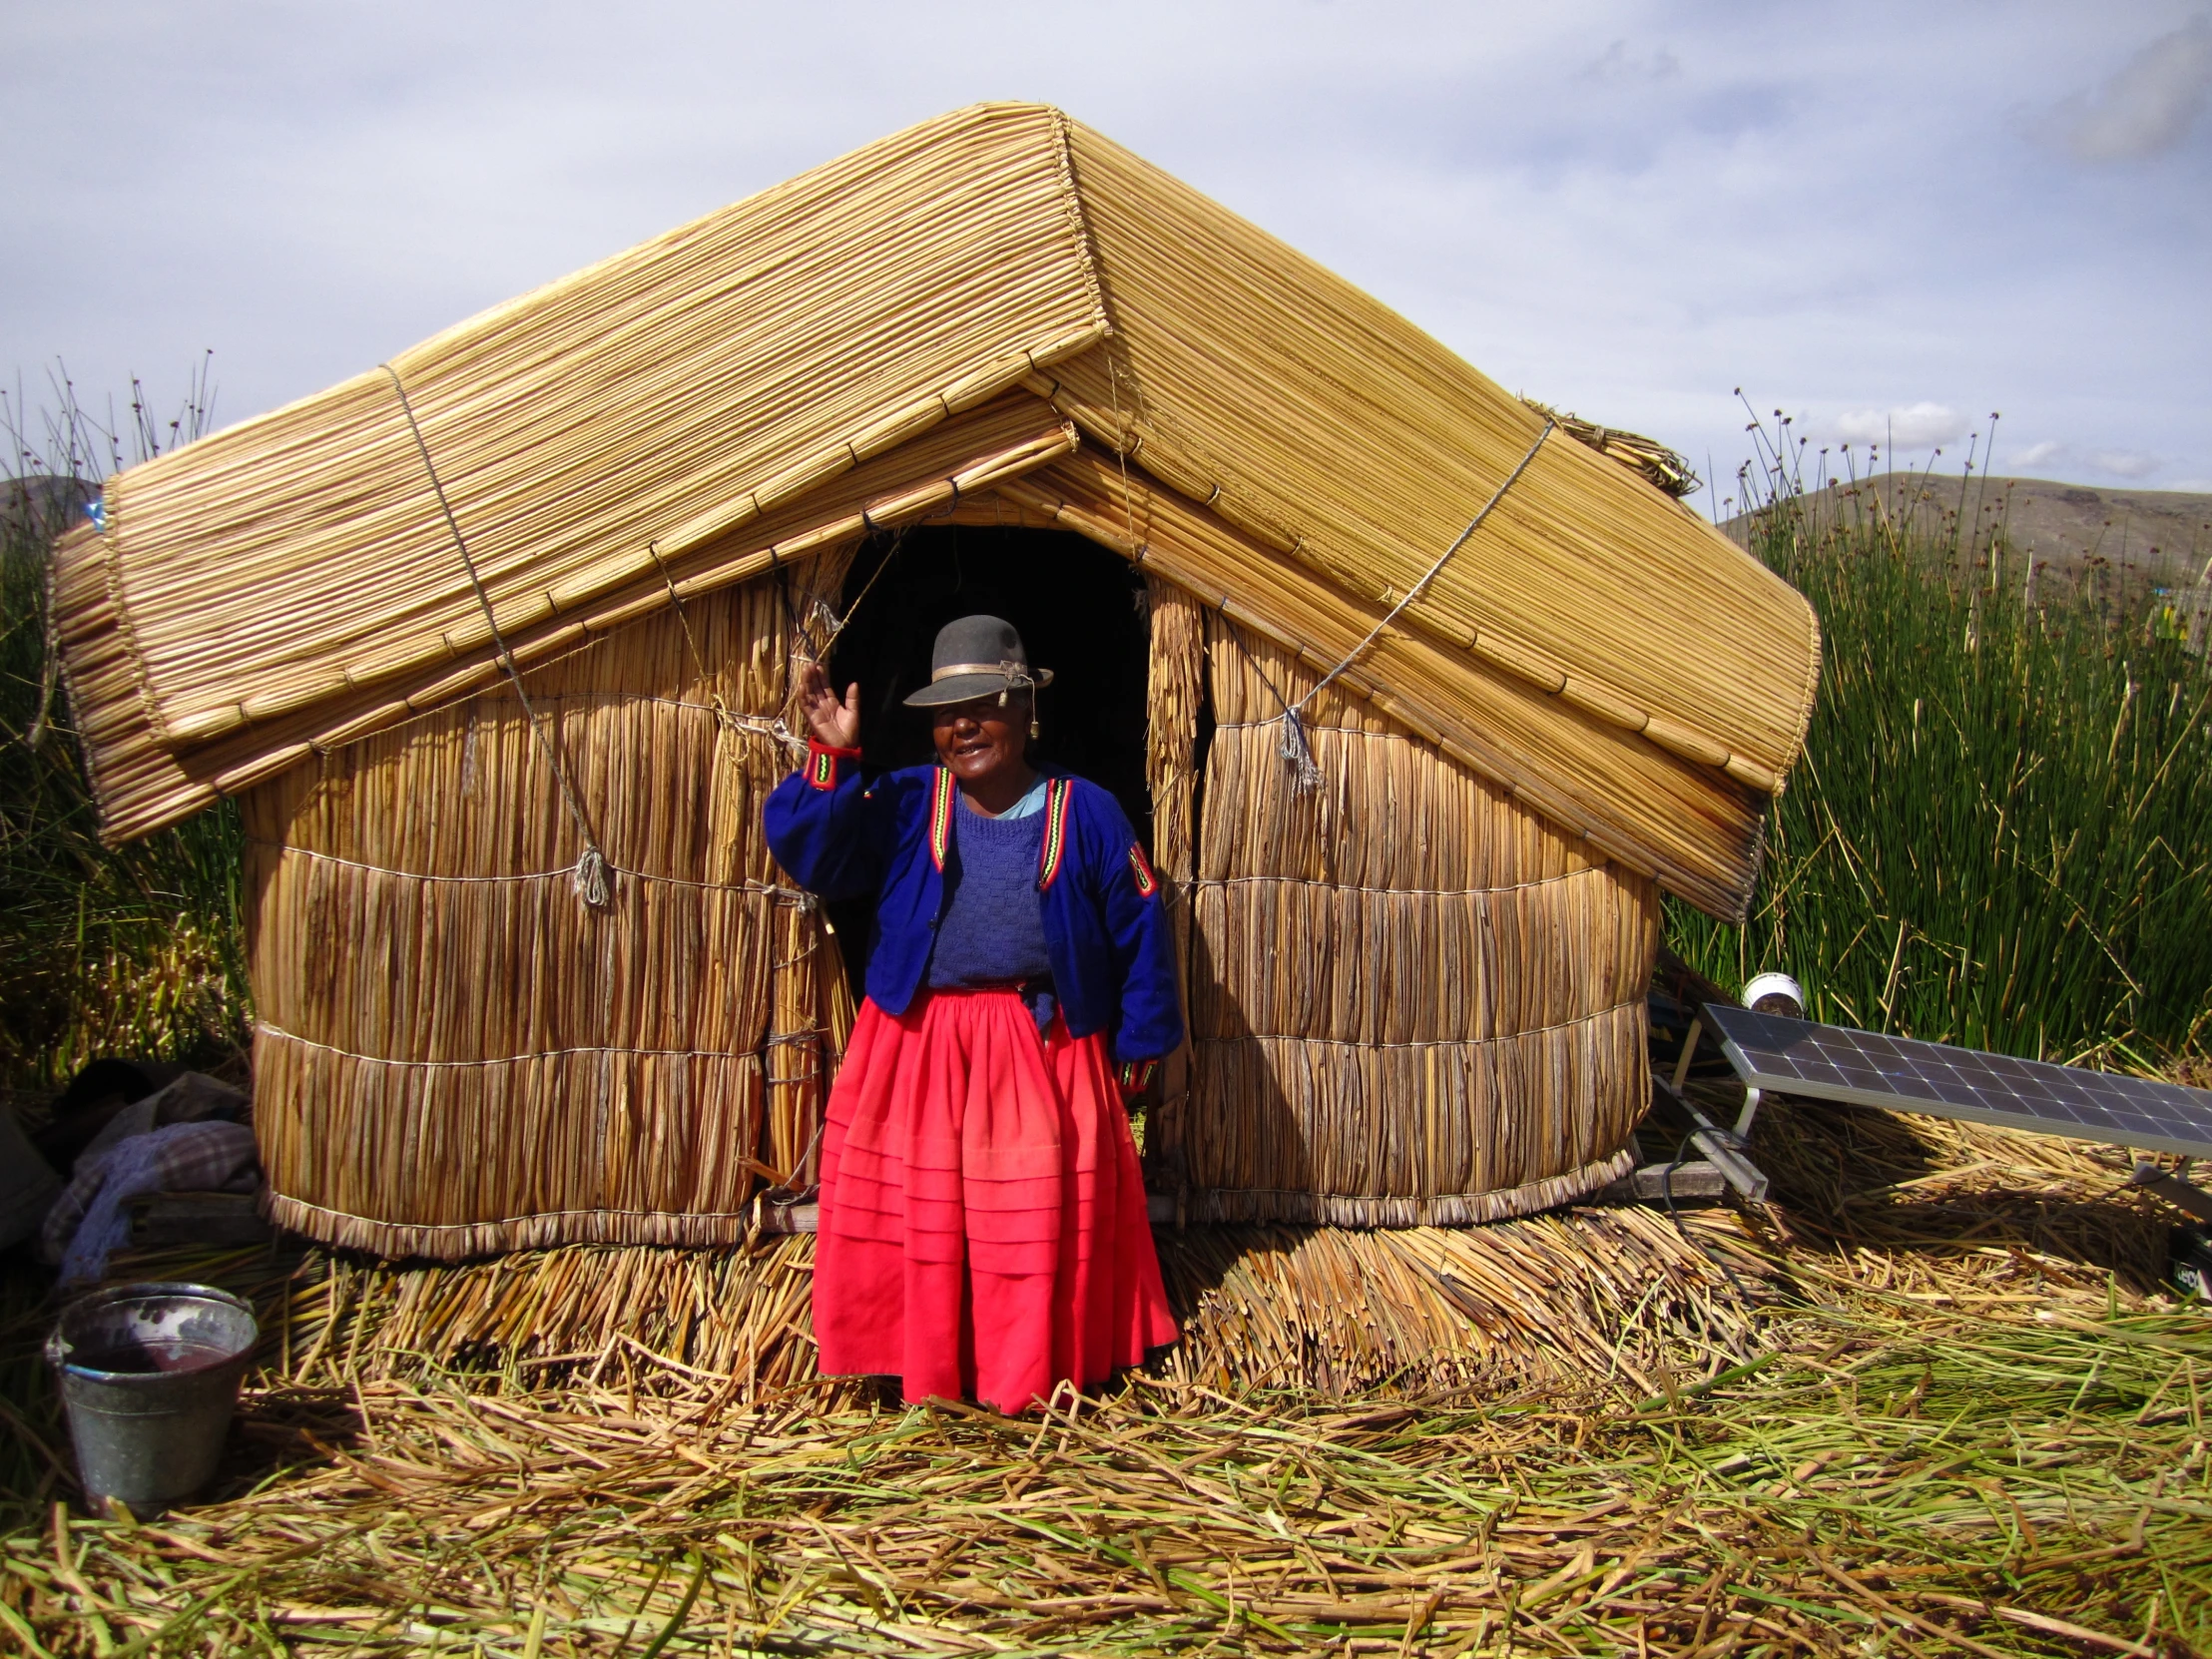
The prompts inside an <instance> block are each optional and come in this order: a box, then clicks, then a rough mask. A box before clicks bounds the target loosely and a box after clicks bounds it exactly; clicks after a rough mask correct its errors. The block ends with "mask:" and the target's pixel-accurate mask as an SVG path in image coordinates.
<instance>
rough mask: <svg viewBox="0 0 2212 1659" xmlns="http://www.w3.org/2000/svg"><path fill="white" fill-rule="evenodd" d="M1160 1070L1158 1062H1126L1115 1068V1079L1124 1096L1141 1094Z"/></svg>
mask: <svg viewBox="0 0 2212 1659" xmlns="http://www.w3.org/2000/svg"><path fill="white" fill-rule="evenodd" d="M1159 1069H1160V1062H1159V1061H1158V1060H1124V1061H1123V1062H1122V1063H1121V1064H1120V1065H1119V1066H1117V1067H1116V1068H1115V1078H1116V1080H1117V1081H1118V1082H1119V1083H1120V1084H1121V1092H1122V1093H1123V1094H1125V1095H1127V1094H1141V1093H1143V1092H1144V1089H1145V1087H1146V1085H1147V1084H1149V1083H1150V1082H1151V1081H1152V1074H1153V1073H1154V1072H1155V1071H1158V1070H1159Z"/></svg>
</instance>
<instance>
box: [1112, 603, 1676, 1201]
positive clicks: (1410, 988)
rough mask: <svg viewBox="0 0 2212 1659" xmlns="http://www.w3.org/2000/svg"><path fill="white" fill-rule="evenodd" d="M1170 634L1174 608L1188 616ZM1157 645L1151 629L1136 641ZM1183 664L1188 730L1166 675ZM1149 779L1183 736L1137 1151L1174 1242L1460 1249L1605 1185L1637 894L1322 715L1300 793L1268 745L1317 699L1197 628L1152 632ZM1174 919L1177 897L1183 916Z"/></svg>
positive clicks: (1617, 1134) (1623, 1116)
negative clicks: (1163, 1029) (1452, 1243)
mask: <svg viewBox="0 0 2212 1659" xmlns="http://www.w3.org/2000/svg"><path fill="white" fill-rule="evenodd" d="M1188 610H1189V611H1191V612H1195V607H1188ZM1162 619H1166V620H1162ZM1201 651H1202V652H1203V654H1204V655H1203V662H1204V670H1205V673H1204V680H1203V685H1202V686H1200V687H1198V688H1197V690H1198V693H1199V696H1200V697H1202V699H1203V702H1202V703H1201V702H1200V701H1197V700H1194V696H1193V688H1192V686H1191V684H1190V683H1189V682H1190V681H1191V675H1190V674H1189V673H1188V672H1184V673H1178V672H1176V671H1174V670H1173V669H1171V668H1170V667H1168V666H1166V665H1167V664H1168V663H1169V662H1171V661H1172V660H1174V659H1175V658H1176V657H1178V656H1180V657H1182V658H1185V659H1187V660H1188V661H1190V662H1192V663H1196V662H1197V661H1198V660H1199V653H1200V652H1201ZM1154 652H1155V672H1154V685H1153V698H1154V706H1153V710H1152V715H1151V719H1152V724H1153V729H1154V733H1155V745H1156V755H1160V756H1162V757H1163V758H1162V759H1161V760H1160V762H1159V764H1158V765H1156V768H1155V772H1156V775H1157V776H1159V777H1162V778H1166V777H1168V776H1169V774H1170V771H1171V769H1172V767H1173V765H1174V763H1175V762H1177V761H1178V760H1180V758H1181V755H1182V753H1183V749H1182V747H1181V746H1182V745H1183V744H1184V743H1185V742H1186V741H1187V739H1185V738H1178V737H1175V736H1174V735H1173V734H1176V733H1189V732H1192V731H1195V729H1196V728H1197V725H1198V723H1199V717H1200V713H1201V708H1202V707H1203V712H1204V713H1205V714H1206V715H1207V716H1208V717H1210V719H1209V722H1208V724H1209V730H1210V733H1211V738H1210V742H1209V744H1208V747H1207V752H1206V759H1205V763H1204V767H1205V773H1204V779H1203V782H1202V784H1201V786H1200V789H1201V795H1202V801H1203V806H1202V809H1201V811H1202V819H1203V822H1202V823H1201V824H1199V825H1198V826H1196V841H1195V847H1186V846H1185V845H1184V844H1183V839H1184V831H1182V830H1181V829H1180V821H1179V820H1176V819H1174V818H1173V816H1172V815H1171V819H1170V824H1171V831H1170V833H1169V834H1168V835H1167V836H1165V837H1163V839H1162V846H1163V850H1162V853H1161V858H1162V864H1161V867H1162V869H1163V870H1167V871H1177V870H1180V869H1182V868H1185V867H1188V868H1189V869H1190V870H1191V871H1192V873H1191V875H1190V876H1188V877H1184V876H1182V875H1180V874H1172V873H1171V874H1170V875H1169V877H1168V879H1169V880H1170V882H1171V883H1172V884H1173V885H1174V887H1175V889H1176V891H1177V894H1178V898H1179V899H1180V900H1181V903H1182V906H1183V908H1184V910H1185V911H1186V912H1187V917H1188V920H1187V923H1186V930H1187V936H1188V950H1189V958H1188V964H1189V972H1188V980H1187V983H1188V1003H1189V1025H1190V1030H1191V1034H1192V1041H1191V1046H1190V1057H1189V1062H1188V1064H1189V1071H1188V1076H1187V1081H1185V1082H1184V1083H1183V1084H1182V1086H1181V1089H1180V1090H1178V1089H1177V1087H1176V1086H1175V1080H1174V1079H1172V1078H1171V1080H1170V1085H1169V1087H1168V1089H1167V1090H1166V1091H1165V1092H1166V1096H1167V1098H1166V1099H1165V1100H1164V1101H1163V1109H1162V1110H1161V1111H1160V1112H1159V1113H1158V1114H1157V1115H1156V1120H1155V1123H1154V1125H1153V1127H1152V1128H1151V1129H1150V1130H1149V1131H1148V1136H1147V1157H1148V1160H1149V1163H1150V1167H1151V1169H1152V1171H1153V1180H1154V1183H1155V1185H1156V1186H1158V1187H1161V1188H1163V1189H1168V1190H1174V1191H1176V1192H1177V1194H1178V1199H1179V1203H1180V1206H1181V1213H1182V1214H1183V1215H1184V1216H1185V1217H1186V1218H1190V1219H1201V1220H1207V1221H1225V1222H1251V1221H1268V1220H1280V1221H1299V1222H1330V1223H1334V1224H1338V1225H1344V1226H1365V1227H1375V1226H1383V1227H1409V1226H1427V1225H1459V1224H1464V1223H1467V1222H1478V1221H1491V1220H1495V1219H1497V1218H1499V1217H1501V1216H1509V1215H1516V1214H1522V1213H1525V1212H1527V1211H1530V1210H1537V1209H1543V1208H1546V1207H1548V1206H1550V1205H1553V1204H1558V1203H1561V1202H1564V1201H1566V1200H1569V1199H1572V1198H1574V1197H1577V1196H1579V1195H1580V1194H1581V1193H1584V1192H1587V1191H1589V1190H1590V1189H1591V1188H1593V1187H1596V1186H1601V1185H1603V1184H1604V1183H1605V1182H1606V1181H1609V1180H1612V1179H1613V1178H1614V1177H1616V1176H1617V1175H1619V1174H1620V1173H1621V1172H1622V1170H1623V1169H1624V1168H1625V1167H1626V1160H1627V1156H1628V1155H1627V1153H1626V1150H1625V1147H1626V1143H1627V1141H1628V1138H1629V1131H1630V1129H1631V1127H1632V1126H1633V1125H1634V1123H1635V1122H1636V1120H1637V1119H1638V1118H1639V1117H1641V1116H1642V1114H1643V1110H1644V1105H1645V1102H1646V1099H1647V1098H1648V1092H1649V1083H1648V1080H1647V1072H1646V1061H1645V1056H1644V1041H1645V1015H1644V993H1645V988H1646V986H1647V985H1648V984H1649V981H1650V976H1651V964H1652V960H1653V957H1654V954H1655V952H1656V950H1657V942H1658V912H1657V895H1656V893H1655V891H1654V889H1653V888H1652V886H1651V885H1650V883H1648V882H1646V881H1643V880H1640V879H1638V878H1637V877H1635V876H1634V875H1632V874H1629V873H1627V872H1625V871H1623V870H1621V869H1619V868H1618V867H1616V866H1614V865H1611V864H1608V863H1606V862H1604V861H1602V860H1599V859H1594V858H1593V857H1592V856H1591V854H1590V853H1589V851H1588V849H1587V848H1585V847H1584V846H1582V845H1581V844H1580V843H1579V842H1577V841H1576V840H1575V838H1574V837H1571V836H1569V835H1566V834H1564V833H1562V832H1561V831H1560V830H1557V829H1556V828H1555V827H1553V826H1551V825H1549V824H1547V823H1546V822H1545V821H1544V820H1543V819H1541V818H1539V817H1538V816H1537V815H1535V814H1534V813H1532V812H1530V811H1529V810H1528V809H1526V808H1525V807H1523V806H1521V805H1519V804H1518V803H1516V802H1515V801H1513V800H1512V799H1510V798H1509V797H1507V796H1506V795H1505V794H1503V793H1502V792H1500V791H1498V790H1496V789H1495V788H1492V787H1490V786H1489V785H1487V784H1486V783H1484V781H1483V780H1481V779H1480V778H1478V777H1476V776H1475V775H1473V774H1472V773H1470V772H1468V771H1467V770H1465V769H1463V768H1461V767H1459V766H1457V765H1455V764H1454V763H1453V762H1452V761H1451V760H1449V759H1448V758H1447V757H1445V756H1443V755H1441V754H1439V753H1438V752H1437V751H1436V750H1435V749H1434V748H1433V747H1432V746H1430V745H1428V744H1425V743H1423V742H1421V741H1420V740H1419V739H1418V738H1416V737H1414V736H1413V735H1412V734H1411V733H1410V732H1408V731H1406V730H1405V728H1404V727H1402V726H1400V725H1398V724H1397V723H1395V722H1394V721H1391V720H1390V719H1388V718H1387V717H1386V716H1384V715H1383V714H1381V713H1379V712H1377V711H1376V710H1375V709H1374V708H1373V707H1372V706H1370V705H1369V704H1367V703H1366V701H1365V700H1363V699H1361V698H1359V697H1357V696H1354V695H1352V694H1350V693H1348V692H1345V691H1342V690H1340V689H1339V688H1337V687H1329V688H1327V689H1325V690H1324V691H1323V692H1322V693H1321V695H1320V696H1319V697H1318V698H1316V699H1315V700H1314V701H1313V702H1312V703H1311V704H1310V705H1309V708H1308V714H1307V721H1306V730H1307V732H1308V734H1309V742H1310V743H1311V744H1312V746H1313V750H1314V754H1315V758H1316V760H1317V761H1318V763H1319V764H1320V767H1321V771H1322V774H1323V776H1324V778H1325V779H1326V780H1327V784H1326V786H1325V787H1324V788H1323V789H1322V790H1319V791H1316V792H1312V793H1304V794H1302V793H1300V792H1299V791H1298V790H1297V789H1296V788H1295V787H1294V782H1293V775H1292V773H1291V770H1290V768H1289V767H1288V766H1287V765H1286V764H1285V762H1284V760H1283V757H1282V754H1281V752H1280V748H1281V742H1282V737H1281V727H1280V725H1279V724H1277V723H1276V722H1275V721H1274V720H1273V718H1272V717H1274V716H1278V715H1280V714H1281V713H1282V711H1283V709H1284V708H1285V707H1287V706H1289V705H1290V704H1292V703H1296V702H1299V701H1301V700H1303V699H1305V698H1306V697H1307V695H1308V693H1309V692H1310V691H1311V690H1312V688H1313V687H1314V685H1315V683H1316V676H1315V675H1313V674H1312V673H1311V671H1309V670H1307V669H1306V668H1304V667H1302V666H1301V665H1300V663H1299V662H1298V660H1297V659H1296V657H1295V656H1293V655H1292V654H1291V653H1290V652H1288V651H1284V650H1280V649H1278V648H1276V647H1274V646H1273V645H1271V644H1269V643H1268V642H1267V641H1265V640H1260V639H1255V638H1253V637H1251V636H1250V635H1248V634H1247V633H1246V632H1245V631H1243V630H1242V629H1240V628H1238V627H1237V626H1236V625H1235V624H1234V623H1232V622H1230V621H1228V620H1227V619H1225V618H1222V617H1219V616H1212V617H1208V618H1206V619H1205V626H1204V631H1203V638H1201V637H1200V636H1199V635H1198V633H1197V632H1195V631H1194V628H1193V624H1192V620H1191V618H1190V617H1189V616H1188V615H1186V614H1184V613H1183V612H1178V611H1177V610H1176V609H1174V608H1173V605H1172V602H1171V606H1170V608H1169V609H1166V610H1161V611H1156V613H1155V632H1154ZM1185 894H1187V895H1188V896H1187V897H1185V896H1184V895H1185Z"/></svg>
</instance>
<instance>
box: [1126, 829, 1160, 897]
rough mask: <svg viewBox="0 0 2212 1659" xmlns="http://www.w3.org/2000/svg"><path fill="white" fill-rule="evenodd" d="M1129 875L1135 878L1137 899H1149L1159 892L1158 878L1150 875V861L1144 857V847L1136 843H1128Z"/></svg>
mask: <svg viewBox="0 0 2212 1659" xmlns="http://www.w3.org/2000/svg"><path fill="white" fill-rule="evenodd" d="M1129 873H1130V874H1132V875H1134V876H1135V877H1136V878H1137V896H1138V897H1139V898H1150V897H1151V896H1152V895H1153V894H1154V893H1156V892H1158V891H1159V890H1160V878H1159V877H1158V876H1157V875H1154V874H1153V873H1152V863H1151V860H1149V859H1148V858H1146V857H1145V855H1144V847H1143V846H1142V845H1141V844H1140V843H1138V842H1136V841H1131V842H1130V843H1129Z"/></svg>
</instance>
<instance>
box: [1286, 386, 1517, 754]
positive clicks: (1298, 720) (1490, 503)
mask: <svg viewBox="0 0 2212 1659" xmlns="http://www.w3.org/2000/svg"><path fill="white" fill-rule="evenodd" d="M1556 424H1557V422H1556V421H1554V420H1552V419H1551V418H1550V417H1549V416H1546V417H1545V419H1544V425H1543V430H1542V431H1540V432H1538V433H1537V434H1536V441H1535V442H1534V443H1532V444H1530V445H1529V446H1528V453H1527V454H1525V455H1523V456H1522V457H1521V458H1520V461H1519V463H1518V464H1516V465H1515V466H1514V468H1513V470H1512V471H1511V472H1508V473H1507V474H1506V475H1505V481H1504V482H1503V483H1502V484H1500V485H1498V487H1497V488H1496V489H1495V490H1494V491H1492V492H1491V494H1490V498H1489V500H1487V501H1485V502H1483V503H1482V510H1481V511H1480V512H1478V513H1476V514H1475V515H1474V517H1472V518H1470V519H1468V520H1467V527H1466V528H1465V529H1464V530H1461V531H1460V532H1459V534H1458V535H1457V536H1455V537H1453V538H1452V543H1451V545H1450V546H1449V547H1447V548H1445V549H1444V550H1443V551H1442V552H1441V553H1439V554H1437V555H1436V562H1435V563H1434V564H1432V565H1430V566H1429V567H1428V568H1427V569H1426V570H1425V571H1423V572H1422V573H1421V578H1420V580H1419V581H1417V582H1415V583H1414V584H1413V585H1412V586H1411V587H1409V588H1407V589H1406V590H1405V593H1404V595H1403V597H1401V598H1400V599H1399V600H1398V602H1397V603H1396V604H1394V605H1392V606H1391V607H1390V608H1389V610H1388V611H1386V612H1385V613H1383V620H1382V621H1381V622H1378V623H1377V624H1376V625H1375V626H1374V627H1373V628H1370V629H1369V630H1368V635H1367V638H1366V639H1364V640H1362V641H1361V642H1360V643H1359V644H1358V645H1356V646H1354V647H1353V648H1352V649H1351V651H1350V652H1348V653H1347V654H1346V656H1345V660H1344V661H1343V662H1341V663H1339V664H1338V665H1337V666H1336V667H1335V668H1333V669H1331V670H1330V671H1329V672H1328V673H1327V674H1325V675H1323V676H1322V677H1321V678H1320V679H1319V680H1317V681H1316V682H1315V683H1314V687H1313V690H1311V691H1309V692H1308V693H1307V694H1306V695H1305V696H1304V697H1302V698H1300V699H1299V700H1298V701H1297V702H1296V703H1286V704H1285V705H1284V706H1283V712H1282V713H1281V714H1280V715H1278V716H1276V717H1275V718H1276V719H1277V720H1279V721H1281V722H1282V725H1283V736H1282V741H1281V742H1280V743H1279V744H1278V745H1277V746H1276V752H1277V753H1278V754H1280V755H1281V756H1282V757H1283V759H1284V761H1285V762H1286V763H1287V764H1288V765H1289V767H1290V769H1291V788H1292V789H1293V790H1294V791H1296V792H1297V793H1298V794H1300V795H1310V794H1311V793H1313V792H1314V791H1315V790H1317V789H1319V788H1320V787H1321V785H1322V775H1321V767H1320V766H1319V765H1318V764H1317V763H1316V762H1315V760H1314V749H1313V745H1312V744H1310V743H1308V742H1307V741H1306V726H1305V722H1304V720H1303V718H1302V717H1303V716H1304V714H1305V712H1306V706H1307V705H1308V704H1309V703H1311V702H1313V701H1314V699H1315V698H1317V697H1319V696H1320V695H1321V694H1322V692H1323V691H1324V690H1325V689H1327V688H1328V686H1329V685H1330V684H1331V683H1332V682H1333V681H1335V680H1336V678H1337V676H1338V675H1340V674H1342V673H1344V671H1345V670H1346V669H1348V668H1350V667H1351V666H1352V665H1353V664H1354V663H1356V662H1358V661H1359V660H1360V659H1361V658H1362V657H1364V656H1366V655H1367V651H1368V647H1369V646H1371V645H1373V644H1374V643H1375V642H1376V641H1377V640H1379V639H1381V638H1382V637H1383V631H1384V630H1385V629H1387V628H1388V627H1389V626H1390V624H1391V623H1393V622H1395V621H1396V620H1397V619H1398V617H1399V615H1400V614H1401V613H1402V612H1403V611H1404V609H1405V607H1406V606H1408V605H1410V604H1412V602H1413V601H1414V600H1416V599H1418V598H1419V597H1420V596H1421V595H1422V594H1423V593H1425V592H1426V591H1427V589H1428V584H1429V583H1431V582H1433V581H1434V580H1435V579H1436V573H1437V572H1438V571H1440V570H1442V569H1443V568H1444V565H1445V563H1446V562H1447V561H1448V560H1449V559H1450V558H1451V556H1452V554H1454V553H1456V552H1458V551H1459V549H1460V548H1462V547H1464V546H1466V544H1467V540H1468V538H1469V537H1471V536H1472V535H1473V534H1474V533H1475V531H1477V530H1479V529H1480V528H1481V527H1482V521H1483V520H1484V519H1486V518H1488V517H1489V516H1490V509H1491V508H1493V507H1495V506H1496V505H1497V504H1498V503H1499V502H1500V501H1502V500H1504V499H1505V492H1506V491H1507V490H1509V489H1511V488H1512V487H1513V485H1514V484H1516V483H1517V482H1519V480H1520V475H1521V474H1522V473H1524V472H1526V471H1527V470H1528V463H1529V462H1530V461H1533V460H1534V459H1535V458H1536V451H1537V450H1539V449H1541V448H1543V446H1544V439H1546V438H1548V437H1550V436H1551V430H1552V427H1553V426H1555V425H1556Z"/></svg>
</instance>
